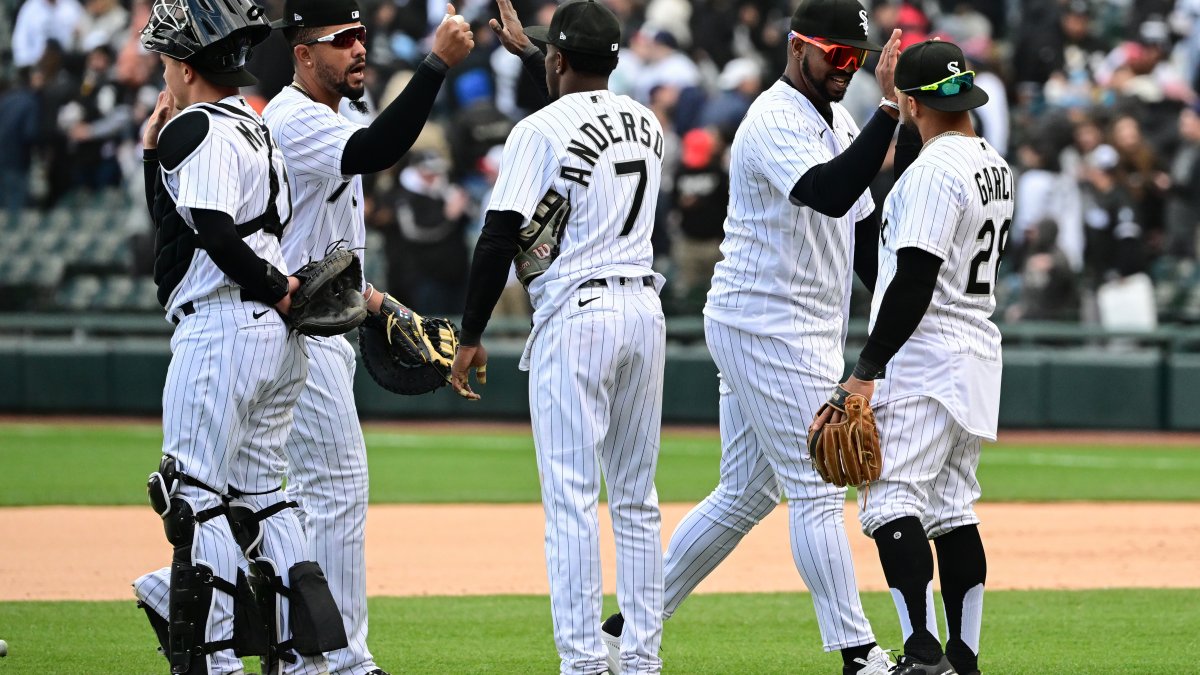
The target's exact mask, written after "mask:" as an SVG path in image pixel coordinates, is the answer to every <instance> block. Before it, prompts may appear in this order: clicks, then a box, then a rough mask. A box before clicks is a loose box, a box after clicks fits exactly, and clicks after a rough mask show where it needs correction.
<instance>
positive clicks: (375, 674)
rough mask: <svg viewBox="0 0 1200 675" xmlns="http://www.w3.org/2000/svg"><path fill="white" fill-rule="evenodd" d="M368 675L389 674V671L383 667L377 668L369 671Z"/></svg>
mask: <svg viewBox="0 0 1200 675" xmlns="http://www.w3.org/2000/svg"><path fill="white" fill-rule="evenodd" d="M367 675H388V672H387V671H386V670H384V669H383V668H376V669H375V670H372V671H371V672H369V673H367Z"/></svg>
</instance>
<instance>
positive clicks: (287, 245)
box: [263, 87, 367, 272]
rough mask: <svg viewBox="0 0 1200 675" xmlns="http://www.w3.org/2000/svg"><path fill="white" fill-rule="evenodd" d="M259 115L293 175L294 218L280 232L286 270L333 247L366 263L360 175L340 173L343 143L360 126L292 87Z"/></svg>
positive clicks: (315, 258)
mask: <svg viewBox="0 0 1200 675" xmlns="http://www.w3.org/2000/svg"><path fill="white" fill-rule="evenodd" d="M263 117H264V118H265V119H266V120H267V126H268V127H270V128H271V134H272V135H273V136H274V137H275V142H276V143H277V144H278V145H279V148H280V150H282V152H283V155H284V157H285V158H286V159H287V166H288V169H289V170H290V171H291V172H292V190H293V196H292V206H293V208H294V209H295V215H294V216H293V218H292V222H291V224H290V225H288V227H287V229H286V230H284V234H283V255H284V258H286V259H287V270H288V271H289V272H293V271H295V270H296V268H298V267H300V266H301V265H303V264H304V263H306V262H308V261H310V260H320V259H321V258H324V257H325V255H326V253H327V252H328V251H329V249H330V248H331V247H332V246H333V245H334V244H339V245H341V246H344V247H346V248H349V249H351V250H352V251H354V252H355V253H357V254H358V257H359V259H360V260H365V257H364V255H363V254H364V251H363V247H364V246H365V244H366V239H367V230H366V224H365V222H364V221H363V189H362V176H347V175H344V174H343V173H342V152H343V151H344V150H345V149H346V142H347V141H349V140H350V137H351V136H353V135H354V132H356V131H358V130H359V129H362V128H363V127H362V125H360V124H355V123H354V122H351V121H350V120H348V119H346V118H345V117H343V116H342V115H341V114H339V113H338V112H337V111H335V110H331V109H330V108H329V106H326V105H324V104H321V103H317V102H316V101H314V100H312V99H310V98H309V97H308V96H305V95H304V94H303V93H302V92H300V91H298V90H297V89H295V88H294V87H284V88H283V90H282V91H280V92H279V94H277V95H276V96H275V98H273V99H271V102H270V103H269V104H267V108H266V109H265V110H263Z"/></svg>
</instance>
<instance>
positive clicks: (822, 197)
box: [791, 109, 896, 218]
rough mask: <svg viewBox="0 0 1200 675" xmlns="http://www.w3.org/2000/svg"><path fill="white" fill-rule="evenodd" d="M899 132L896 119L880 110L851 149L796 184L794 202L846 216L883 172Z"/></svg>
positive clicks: (833, 215)
mask: <svg viewBox="0 0 1200 675" xmlns="http://www.w3.org/2000/svg"><path fill="white" fill-rule="evenodd" d="M895 131H896V120H894V119H892V116H891V115H890V114H888V113H886V112H884V111H883V110H882V109H880V110H876V111H875V114H874V115H872V116H871V119H870V121H868V122H867V125H866V126H864V127H863V128H862V132H861V133H859V135H858V138H856V139H854V142H853V143H851V144H850V147H848V148H846V150H845V151H844V152H843V153H842V154H840V155H838V156H837V157H834V158H833V159H831V160H829V161H828V162H825V163H824V164H818V165H817V166H814V167H813V168H811V169H809V170H808V171H806V172H805V173H804V175H803V176H801V177H800V180H798V181H796V185H795V187H793V188H792V194H791V197H792V201H793V202H795V203H797V204H803V205H805V206H807V207H809V208H811V209H813V210H814V211H817V212H818V213H822V214H824V215H827V216H830V217H833V218H841V217H842V216H844V215H846V212H847V211H849V210H850V207H852V206H854V202H856V201H858V198H859V197H861V196H862V193H863V192H865V191H866V189H867V188H868V187H869V186H870V185H871V181H872V180H874V179H875V176H876V174H878V173H879V169H880V167H882V166H883V158H884V157H885V156H886V155H887V151H888V146H890V145H891V144H892V134H893V133H894V132H895Z"/></svg>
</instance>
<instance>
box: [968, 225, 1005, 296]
mask: <svg viewBox="0 0 1200 675" xmlns="http://www.w3.org/2000/svg"><path fill="white" fill-rule="evenodd" d="M1010 225H1012V220H1011V219H1008V218H1006V219H1005V220H1004V223H1003V224H1001V225H1000V232H998V233H997V232H996V225H995V224H994V223H993V222H992V219H991V218H989V219H987V220H985V221H984V222H983V227H981V228H979V235H978V236H976V237H975V241H977V242H979V244H980V245H981V246H982V247H983V248H982V249H980V251H979V253H976V254H975V257H974V258H971V269H970V270H969V271H968V273H967V290H966V293H967V295H991V294H992V287H993V286H995V285H996V280H997V279H998V278H999V277H1000V258H1001V256H1003V255H1004V249H1005V248H1006V247H1007V246H1008V229H1009V226H1010ZM993 249H997V250H996V263H995V266H994V267H992V250H993ZM980 267H983V268H984V273H985V274H986V273H987V270H988V269H989V268H991V270H992V273H991V274H990V275H988V277H989V278H986V279H984V280H983V281H980V280H979V268H980Z"/></svg>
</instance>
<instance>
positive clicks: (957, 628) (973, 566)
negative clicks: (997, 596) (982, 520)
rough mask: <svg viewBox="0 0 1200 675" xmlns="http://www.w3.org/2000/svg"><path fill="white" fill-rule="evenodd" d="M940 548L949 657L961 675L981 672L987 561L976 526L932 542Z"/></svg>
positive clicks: (968, 526)
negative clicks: (980, 654) (980, 650)
mask: <svg viewBox="0 0 1200 675" xmlns="http://www.w3.org/2000/svg"><path fill="white" fill-rule="evenodd" d="M933 543H934V545H935V546H936V547H937V556H938V572H939V577H940V579H941V582H942V602H944V603H945V604H946V624H947V626H946V634H947V635H948V636H949V639H947V640H946V656H947V657H949V659H950V664H951V665H953V666H954V669H955V670H956V671H958V672H959V673H961V674H962V675H968V673H973V672H975V671H977V670H979V632H980V627H981V625H982V623H983V585H984V581H985V580H986V578H987V558H986V557H985V556H984V553H983V540H982V539H980V537H979V527H978V526H977V525H966V526H964V527H959V528H956V529H953V530H951V531H949V532H947V533H946V534H943V535H942V536H940V537H937V538H936V539H934V540H933Z"/></svg>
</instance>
